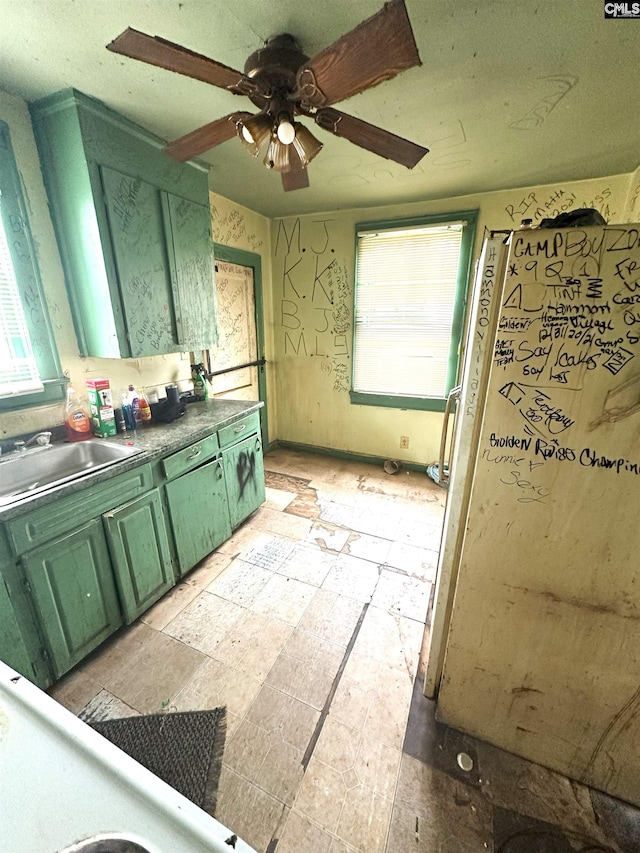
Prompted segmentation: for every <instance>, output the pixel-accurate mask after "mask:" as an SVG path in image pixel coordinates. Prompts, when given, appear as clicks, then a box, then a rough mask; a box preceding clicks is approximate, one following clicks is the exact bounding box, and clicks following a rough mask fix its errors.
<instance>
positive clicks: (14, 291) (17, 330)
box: [0, 194, 44, 397]
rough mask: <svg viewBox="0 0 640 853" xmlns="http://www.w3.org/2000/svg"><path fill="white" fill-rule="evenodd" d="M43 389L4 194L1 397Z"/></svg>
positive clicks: (0, 231)
mask: <svg viewBox="0 0 640 853" xmlns="http://www.w3.org/2000/svg"><path fill="white" fill-rule="evenodd" d="M43 388H44V386H43V384H42V382H41V380H40V376H39V374H38V368H37V365H36V360H35V357H34V354H33V348H32V346H31V340H30V338H29V331H28V329H27V324H26V320H25V316H24V310H23V307H22V301H21V299H20V292H19V290H18V282H17V281H16V276H15V272H14V267H13V261H12V259H11V253H10V251H9V243H8V240H7V233H6V231H5V227H4V223H3V220H2V195H1V194H0V397H9V396H13V395H16V394H30V393H33V392H34V391H42V390H43Z"/></svg>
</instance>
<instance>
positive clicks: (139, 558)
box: [103, 489, 175, 624]
mask: <svg viewBox="0 0 640 853" xmlns="http://www.w3.org/2000/svg"><path fill="white" fill-rule="evenodd" d="M103 520H104V525H105V529H106V531H107V539H108V542H109V549H110V551H111V562H112V564H113V571H114V574H115V578H116V583H117V585H118V590H119V592H120V602H121V605H122V611H123V613H124V618H125V622H126V623H127V624H129V623H130V622H133V621H134V619H137V617H138V616H140V614H141V613H144V611H145V610H147V608H149V607H150V606H151V605H152V604H153V603H154V602H155V601H157V600H158V599H159V598H160V597H161V596H162V595H164V593H165V592H167V590H169V589H171V587H172V586H173V585H174V583H175V577H174V573H173V565H172V562H171V553H170V551H169V541H168V538H167V529H166V527H165V523H164V515H163V509H162V500H161V497H160V492H159V491H158V489H154V490H153V491H152V492H149V493H148V494H146V495H143V496H142V497H140V498H136V499H135V500H133V501H131V502H130V503H127V504H124V506H121V507H118V509H115V510H113V511H112V512H108V513H105V515H103Z"/></svg>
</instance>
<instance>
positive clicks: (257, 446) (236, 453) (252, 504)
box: [222, 435, 265, 529]
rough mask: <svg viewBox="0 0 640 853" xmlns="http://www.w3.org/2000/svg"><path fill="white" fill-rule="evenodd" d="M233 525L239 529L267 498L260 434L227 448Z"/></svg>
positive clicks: (226, 474) (226, 472)
mask: <svg viewBox="0 0 640 853" xmlns="http://www.w3.org/2000/svg"><path fill="white" fill-rule="evenodd" d="M222 460H223V464H224V477H225V482H226V486H227V500H228V501H229V516H230V518H231V527H232V528H233V529H235V528H236V527H237V526H238V525H239V524H241V523H242V522H243V521H244V520H245V518H247V517H248V516H249V515H251V513H252V512H253V511H254V510H256V509H257V508H258V507H259V506H260V505H261V504H262V503H264V499H265V486H264V462H263V456H262V441H261V440H260V437H259V436H257V435H254V436H251V437H250V438H245V439H244V441H241V442H240V443H239V444H236V445H234V446H233V447H230V448H228V449H227V450H223V452H222Z"/></svg>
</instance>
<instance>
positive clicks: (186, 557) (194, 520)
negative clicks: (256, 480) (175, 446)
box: [165, 459, 231, 575]
mask: <svg viewBox="0 0 640 853" xmlns="http://www.w3.org/2000/svg"><path fill="white" fill-rule="evenodd" d="M165 489H166V491H167V503H168V505H169V515H170V516H171V526H172V528H173V537H174V541H175V545H176V553H177V556H178V566H179V570H180V575H184V574H185V573H186V572H188V571H189V569H192V568H193V567H194V566H195V565H196V563H199V562H200V560H202V558H203V557H206V556H207V555H208V554H210V553H211V552H212V551H213V550H214V549H215V548H217V547H218V545H221V544H222V542H224V541H225V539H228V538H229V537H230V536H231V526H230V524H229V512H228V510H227V494H226V490H225V484H224V473H223V469H222V462H221V460H220V459H215V460H214V461H213V462H208V463H207V464H206V465H202V466H201V467H200V468H196V469H195V470H194V471H190V472H189V473H188V474H183V476H182V477H178V479H177V480H172V481H171V482H169V483H167V484H166V486H165Z"/></svg>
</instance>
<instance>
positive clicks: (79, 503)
mask: <svg viewBox="0 0 640 853" xmlns="http://www.w3.org/2000/svg"><path fill="white" fill-rule="evenodd" d="M152 479H153V478H152V475H151V467H150V466H149V465H141V466H140V467H139V468H133V469H132V470H131V471H127V472H126V473H125V474H120V475H118V476H116V477H111V478H110V479H108V480H104V481H100V482H98V483H95V484H94V485H92V486H88V487H87V488H86V489H83V490H81V491H78V492H74V493H73V494H72V495H68V496H67V497H66V498H58V499H56V500H53V501H52V502H51V503H50V504H47V505H45V506H42V507H40V509H36V510H34V511H33V512H29V513H27V514H25V515H22V516H20V517H19V518H14V519H13V520H12V521H9V522H7V524H6V530H7V536H8V539H9V542H10V544H11V548H12V549H13V552H14V554H15V555H16V556H19V555H20V554H24V553H26V552H27V551H30V550H31V549H32V548H37V547H39V546H40V545H44V544H45V543H46V542H48V541H49V540H50V539H53V538H54V537H58V536H61V535H62V534H63V533H67V532H68V531H70V530H75V529H76V528H78V527H80V525H81V524H84V523H85V522H87V521H89V520H90V519H92V518H96V517H97V516H99V515H101V514H102V513H103V512H107V511H108V510H110V509H113V507H115V506H119V505H120V504H122V503H124V502H125V501H128V500H132V499H133V498H135V497H137V496H138V495H141V494H143V492H147V491H149V489H151V488H152V486H153V481H152Z"/></svg>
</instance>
